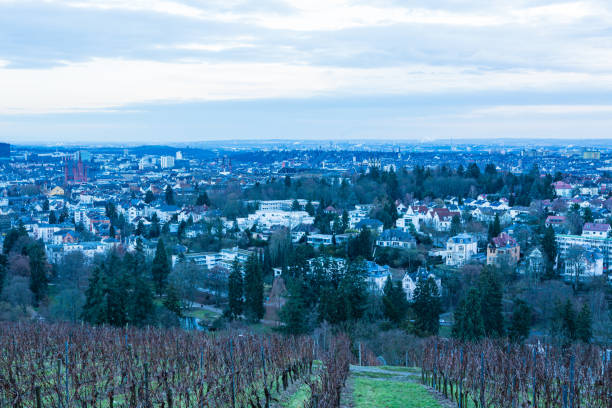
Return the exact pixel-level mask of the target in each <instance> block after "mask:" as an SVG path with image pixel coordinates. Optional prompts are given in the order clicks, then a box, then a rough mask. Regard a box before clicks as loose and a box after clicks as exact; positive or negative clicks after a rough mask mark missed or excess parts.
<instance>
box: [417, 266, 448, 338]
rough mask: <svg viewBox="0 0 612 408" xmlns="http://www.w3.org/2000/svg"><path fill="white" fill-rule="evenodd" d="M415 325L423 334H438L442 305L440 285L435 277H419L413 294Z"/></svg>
mask: <svg viewBox="0 0 612 408" xmlns="http://www.w3.org/2000/svg"><path fill="white" fill-rule="evenodd" d="M413 309H414V312H415V315H416V316H415V322H414V326H415V328H416V329H417V331H418V332H419V334H421V335H437V334H438V331H439V330H440V313H441V311H442V305H441V301H440V294H439V293H438V285H437V284H436V281H435V279H434V278H433V277H431V276H430V277H428V278H427V279H419V280H418V282H417V284H416V288H415V289H414V294H413Z"/></svg>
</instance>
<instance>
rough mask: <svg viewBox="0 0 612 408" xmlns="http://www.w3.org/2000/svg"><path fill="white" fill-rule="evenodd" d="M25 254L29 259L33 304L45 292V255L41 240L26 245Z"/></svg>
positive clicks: (41, 297) (36, 303)
mask: <svg viewBox="0 0 612 408" xmlns="http://www.w3.org/2000/svg"><path fill="white" fill-rule="evenodd" d="M27 255H28V258H29V259H30V290H31V291H32V293H33V294H34V305H35V306H38V304H39V302H40V301H41V300H42V299H43V298H44V297H45V295H46V294H47V284H48V282H49V281H48V278H47V271H48V264H47V256H46V254H45V247H44V244H43V243H42V242H34V243H32V244H30V245H28V247H27Z"/></svg>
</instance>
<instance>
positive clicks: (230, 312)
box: [225, 259, 244, 319]
mask: <svg viewBox="0 0 612 408" xmlns="http://www.w3.org/2000/svg"><path fill="white" fill-rule="evenodd" d="M227 286H228V290H227V297H228V306H227V310H226V312H225V314H226V315H227V316H228V317H229V318H230V319H236V318H238V317H240V315H242V310H243V295H244V288H243V281H242V267H241V265H240V262H239V261H238V259H234V262H233V263H232V271H231V273H230V275H229V278H228V282H227Z"/></svg>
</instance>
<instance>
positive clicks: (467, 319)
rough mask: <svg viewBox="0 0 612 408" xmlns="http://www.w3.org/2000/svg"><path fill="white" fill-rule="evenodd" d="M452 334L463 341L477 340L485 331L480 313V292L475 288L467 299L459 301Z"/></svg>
mask: <svg viewBox="0 0 612 408" xmlns="http://www.w3.org/2000/svg"><path fill="white" fill-rule="evenodd" d="M454 320H455V323H454V324H453V331H452V335H453V337H454V338H456V339H459V340H463V341H477V340H479V339H481V338H482V337H483V336H484V334H485V332H484V324H483V322H482V315H481V313H480V294H479V293H478V290H477V289H475V288H472V289H470V291H469V292H468V295H467V297H466V298H465V299H462V300H461V302H459V306H458V307H457V309H456V310H455V314H454Z"/></svg>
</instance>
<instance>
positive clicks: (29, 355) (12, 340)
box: [0, 323, 351, 408]
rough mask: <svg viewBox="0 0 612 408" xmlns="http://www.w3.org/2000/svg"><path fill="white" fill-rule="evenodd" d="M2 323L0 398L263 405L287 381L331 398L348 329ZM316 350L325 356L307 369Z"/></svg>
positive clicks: (22, 402) (321, 399)
mask: <svg viewBox="0 0 612 408" xmlns="http://www.w3.org/2000/svg"><path fill="white" fill-rule="evenodd" d="M329 343H330V344H329V346H328V347H327V348H326V349H325V350H322V351H318V349H317V346H316V345H315V342H314V341H313V339H312V338H309V337H283V336H277V335H265V336H256V335H250V334H249V335H246V334H237V333H228V334H219V335H204V334H201V333H197V332H185V331H180V330H174V331H172V330H162V329H153V328H151V329H117V328H92V327H87V326H85V327H82V326H74V325H62V324H59V325H48V324H36V323H2V324H0V349H1V350H2V355H1V357H0V373H2V375H1V376H0V407H63V408H69V407H79V408H81V407H145V408H148V407H164V408H165V407H167V408H172V407H268V406H270V404H271V402H273V401H274V398H275V395H278V393H280V392H282V390H284V389H286V388H287V387H288V386H289V384H290V383H292V382H294V381H297V380H302V381H305V382H306V383H307V384H308V385H309V386H310V389H311V401H310V405H311V406H317V407H321V408H327V407H334V406H337V405H336V402H337V401H339V395H340V391H341V388H342V386H343V385H344V381H345V380H346V376H347V375H348V367H349V361H350V358H351V357H350V348H349V342H348V340H347V339H346V338H343V337H338V338H332V339H330V341H329ZM315 353H319V354H320V355H321V356H322V357H321V359H322V360H323V364H322V367H320V368H319V369H318V370H317V375H313V363H314V361H315Z"/></svg>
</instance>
